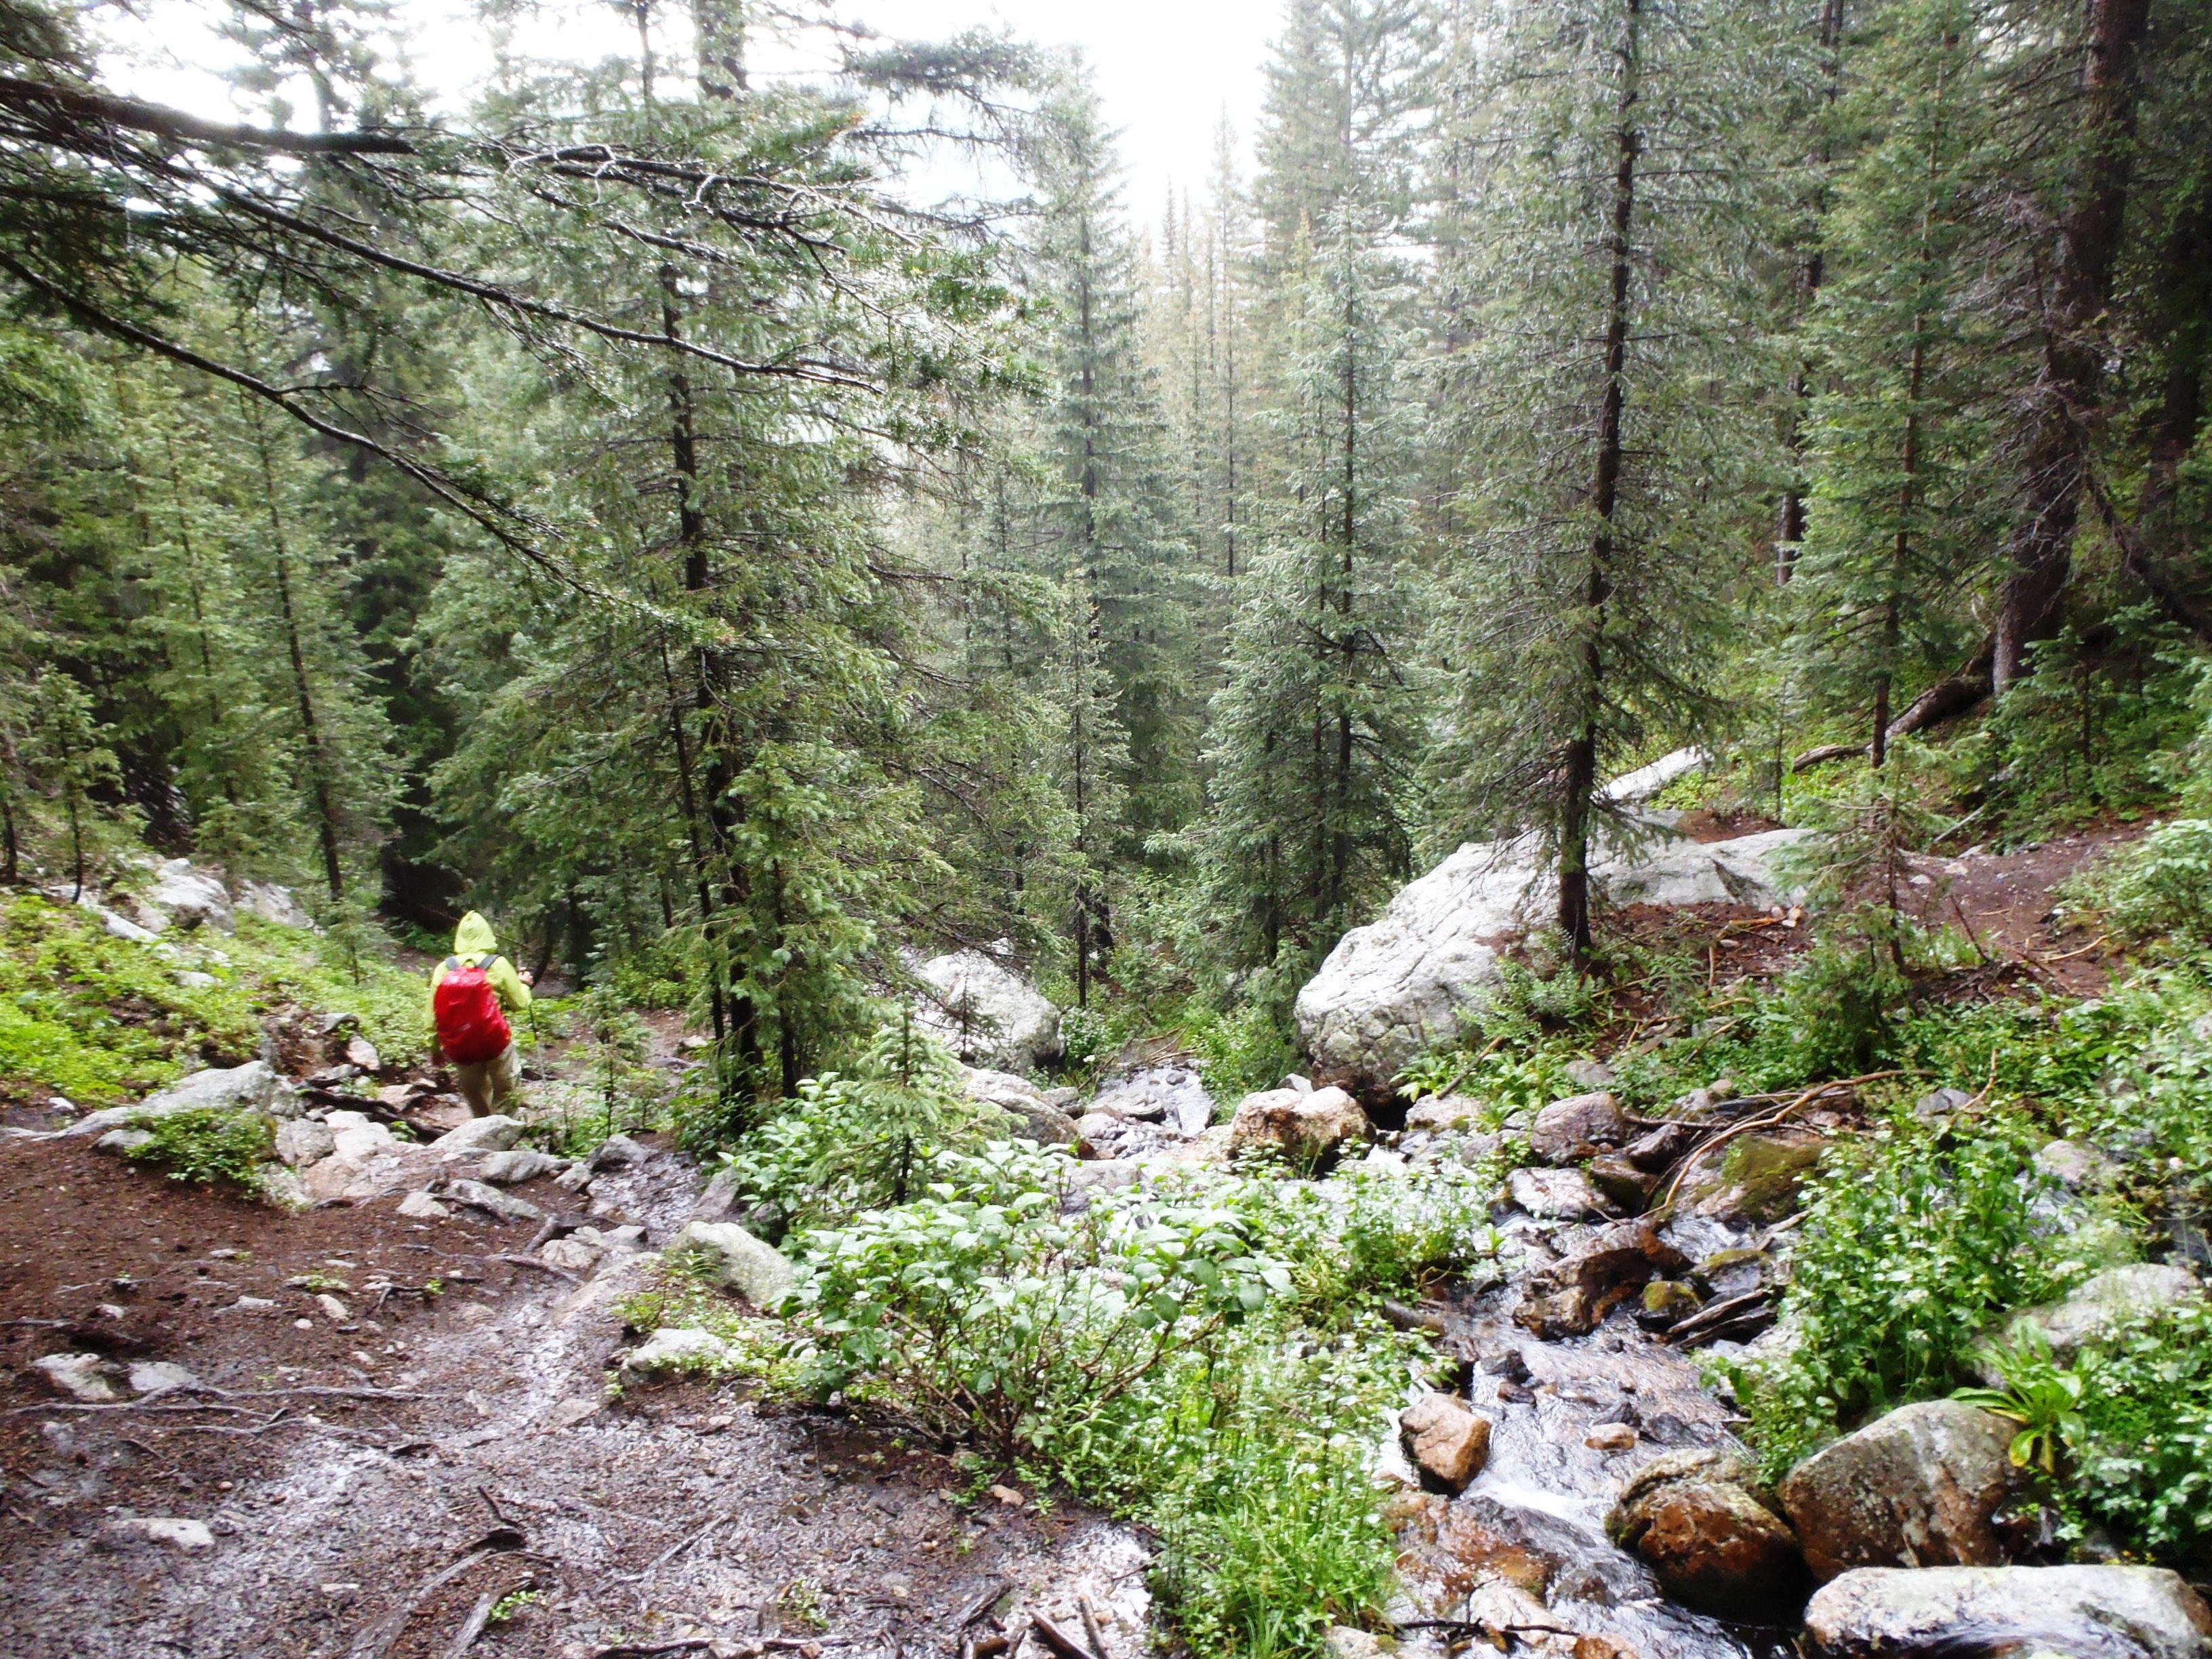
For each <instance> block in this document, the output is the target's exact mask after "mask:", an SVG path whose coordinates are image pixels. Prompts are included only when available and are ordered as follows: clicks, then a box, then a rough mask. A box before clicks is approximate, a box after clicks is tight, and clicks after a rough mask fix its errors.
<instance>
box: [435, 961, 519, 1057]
mask: <svg viewBox="0 0 2212 1659" xmlns="http://www.w3.org/2000/svg"><path fill="white" fill-rule="evenodd" d="M430 1005H431V1006H432V1008H433V1009H434V1010H435V1012H436V1013H437V1017H438V1044H439V1046H440V1047H441V1048H443V1049H444V1050H445V1051H446V1058H447V1060H452V1061H453V1064H455V1065H456V1066H480V1065H482V1064H483V1062H484V1061H485V1060H495V1059H497V1058H498V1057H499V1055H500V1054H501V1053H503V1052H504V1051H505V1049H506V1048H507V1044H508V1043H510V1042H513V1041H514V1033H513V1031H511V1030H508V1029H507V1016H506V1015H505V1014H504V1013H502V1012H500V1006H499V993H498V992H496V991H495V990H493V989H492V987H491V981H489V979H486V978H485V977H484V965H483V963H475V962H471V961H470V960H469V959H468V958H466V957H447V958H446V976H445V978H443V979H441V980H440V981H438V989H437V991H436V993H435V994H434V995H433V996H432V997H431V999H430Z"/></svg>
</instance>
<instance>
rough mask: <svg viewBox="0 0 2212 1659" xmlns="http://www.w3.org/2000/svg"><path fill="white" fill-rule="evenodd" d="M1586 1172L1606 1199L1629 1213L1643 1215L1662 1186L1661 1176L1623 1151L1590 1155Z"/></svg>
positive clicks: (1615, 1206)
mask: <svg viewBox="0 0 2212 1659" xmlns="http://www.w3.org/2000/svg"><path fill="white" fill-rule="evenodd" d="M1584 1172H1585V1173H1586V1174H1587V1175H1588V1176H1589V1180H1590V1185H1591V1186H1593V1187H1595V1188H1597V1189H1598V1191H1600V1192H1601V1193H1603V1194H1605V1197H1606V1201H1607V1203H1609V1204H1611V1205H1612V1206H1613V1207H1614V1208H1615V1209H1617V1210H1619V1211H1620V1212H1623V1213H1624V1214H1626V1215H1640V1214H1641V1213H1643V1212H1644V1209H1645V1207H1646V1206H1649V1205H1650V1202H1651V1196H1652V1194H1654V1193H1656V1192H1657V1191H1658V1190H1659V1177H1658V1176H1656V1175H1647V1174H1646V1173H1645V1172H1644V1171H1643V1170H1639V1169H1638V1168H1637V1167H1636V1165H1635V1164H1632V1163H1631V1162H1630V1161H1629V1160H1628V1159H1627V1158H1624V1157H1622V1156H1621V1155H1620V1153H1619V1152H1606V1153H1604V1154H1602V1155H1601V1156H1600V1157H1597V1158H1592V1159H1590V1161H1589V1164H1587V1165H1586V1166H1585V1170H1584Z"/></svg>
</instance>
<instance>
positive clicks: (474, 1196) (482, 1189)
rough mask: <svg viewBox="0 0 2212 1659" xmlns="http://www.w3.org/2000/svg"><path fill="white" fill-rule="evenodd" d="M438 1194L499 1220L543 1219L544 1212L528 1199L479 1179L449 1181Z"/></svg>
mask: <svg viewBox="0 0 2212 1659" xmlns="http://www.w3.org/2000/svg"><path fill="white" fill-rule="evenodd" d="M439 1195H440V1196H441V1197H442V1198H446V1199H449V1200H452V1201H453V1203H455V1204H465V1205H467V1206H469V1207H470V1208H471V1209H472V1210H482V1211H483V1212H484V1213H485V1214H486V1215H492V1216H497V1217H498V1218H500V1219H501V1221H543V1220H544V1219H545V1212H544V1210H542V1209H540V1208H539V1207H538V1206H537V1205H535V1204H532V1202H531V1201H530V1200H528V1199H526V1198H518V1197H517V1196H515V1194H513V1193H503V1192H501V1191H500V1189H499V1188H496V1187H487V1186H486V1185H485V1184H484V1183H483V1182H481V1181H449V1182H447V1183H446V1184H445V1186H444V1187H443V1188H441V1190H440V1194H439Z"/></svg>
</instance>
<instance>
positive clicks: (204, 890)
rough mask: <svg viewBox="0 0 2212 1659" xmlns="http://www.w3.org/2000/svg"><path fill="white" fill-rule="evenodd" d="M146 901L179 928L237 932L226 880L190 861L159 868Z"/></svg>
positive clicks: (165, 863)
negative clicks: (166, 915)
mask: <svg viewBox="0 0 2212 1659" xmlns="http://www.w3.org/2000/svg"><path fill="white" fill-rule="evenodd" d="M145 898H146V902H148V903H149V904H151V905H153V906H155V908H158V909H161V910H166V911H167V912H168V914H169V915H170V916H171V918H172V919H173V921H175V923H176V925H177V926H178V927H212V928H214V929H216V931H217V932H218V933H234V932H235V931H236V930H237V927H238V923H237V921H236V919H235V917H234V915H233V913H232V909H231V903H230V890H229V889H228V887H226V886H224V885H223V882H222V877H220V876H218V875H216V874H215V873H214V872H211V871H207V870H202V869H199V868H197V866H194V865H193V864H192V862H191V860H189V859H165V860H162V861H161V863H159V864H157V865H155V866H154V880H153V884H152V885H151V886H149V887H148V888H147V890H146V892H145Z"/></svg>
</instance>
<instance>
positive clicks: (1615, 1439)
mask: <svg viewBox="0 0 2212 1659" xmlns="http://www.w3.org/2000/svg"><path fill="white" fill-rule="evenodd" d="M1583 1444H1584V1445H1585V1446H1588V1447H1589V1449H1591V1450H1592V1451H1606V1452H1620V1451H1631V1450H1633V1449H1635V1446H1636V1431H1635V1429H1634V1428H1632V1427H1631V1426H1630V1425H1628V1424H1626V1423H1601V1424H1599V1425H1597V1426H1596V1427H1595V1428H1594V1429H1592V1430H1591V1431H1589V1434H1587V1435H1585V1436H1584V1437H1583Z"/></svg>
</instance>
